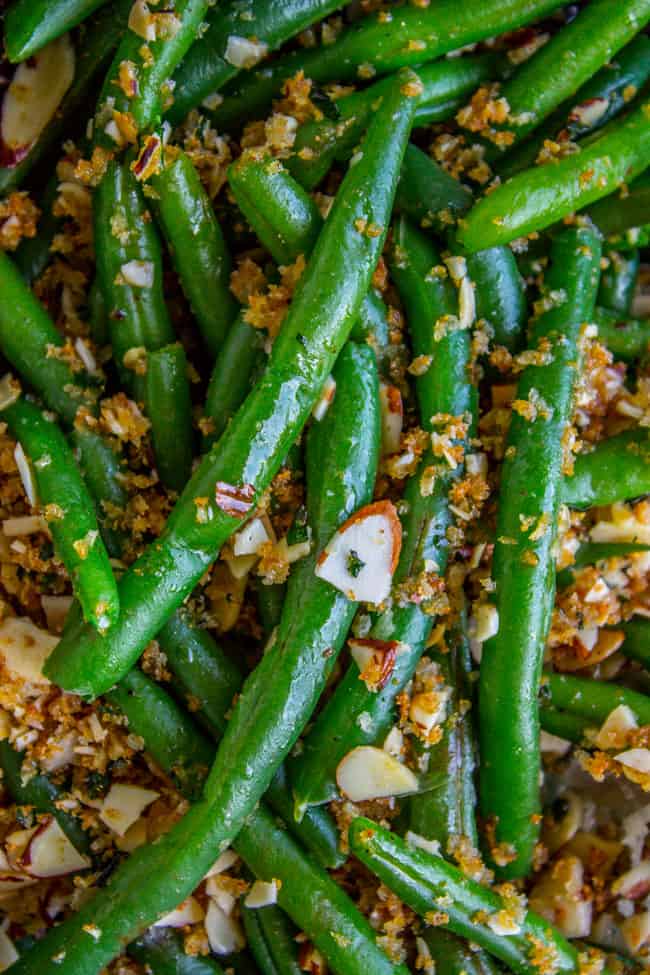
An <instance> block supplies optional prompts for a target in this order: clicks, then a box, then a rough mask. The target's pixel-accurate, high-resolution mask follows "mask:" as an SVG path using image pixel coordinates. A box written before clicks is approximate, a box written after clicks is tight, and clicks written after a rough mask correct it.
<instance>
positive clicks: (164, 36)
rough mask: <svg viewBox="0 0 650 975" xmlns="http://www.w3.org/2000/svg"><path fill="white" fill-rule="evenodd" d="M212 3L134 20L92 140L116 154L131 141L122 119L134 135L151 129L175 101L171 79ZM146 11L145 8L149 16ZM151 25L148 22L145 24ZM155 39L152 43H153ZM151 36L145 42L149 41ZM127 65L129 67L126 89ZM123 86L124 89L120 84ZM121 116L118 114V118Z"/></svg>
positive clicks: (192, 2)
mask: <svg viewBox="0 0 650 975" xmlns="http://www.w3.org/2000/svg"><path fill="white" fill-rule="evenodd" d="M208 7H209V0H175V3H174V7H173V10H159V11H158V10H152V11H150V17H151V20H148V21H147V22H146V23H145V24H142V23H138V22H137V11H136V15H135V17H132V16H131V15H130V16H129V28H130V29H129V30H128V31H127V33H126V34H125V35H124V37H123V38H122V40H121V42H120V45H119V47H118V49H117V51H116V53H115V57H114V58H113V61H112V64H111V66H110V68H109V69H108V74H107V75H106V78H105V80H104V84H103V87H102V90H101V92H100V95H99V102H98V105H97V110H96V112H95V121H94V132H93V137H94V139H95V141H96V142H97V143H100V144H104V145H106V146H108V147H109V148H111V149H114V148H115V147H116V146H117V148H122V147H123V146H124V145H125V144H126V143H127V142H128V141H132V139H131V138H130V136H131V133H130V132H129V133H128V135H129V138H127V137H125V136H124V135H123V131H124V127H123V128H122V129H120V127H119V125H118V124H117V122H118V120H120V116H122V118H123V119H125V118H128V123H129V124H128V126H127V129H131V128H133V129H134V130H135V134H137V133H144V132H146V131H147V130H149V129H151V128H152V127H153V126H154V125H155V124H156V123H157V122H158V121H159V119H160V117H161V114H162V112H163V111H164V109H165V108H167V107H168V103H169V101H170V100H171V98H172V92H173V85H171V84H170V79H171V77H172V75H173V73H174V70H175V68H176V67H177V65H178V64H179V63H180V62H181V61H182V59H183V56H184V55H185V54H186V52H187V50H188V49H189V47H190V45H191V44H192V42H193V41H194V40H195V39H196V36H197V33H198V32H200V29H201V24H202V22H203V18H204V17H205V15H206V12H207V10H208ZM146 10H147V8H145V11H146ZM145 19H146V18H145ZM151 34H153V39H151ZM145 35H146V36H145ZM123 65H126V66H127V69H128V70H127V75H128V80H127V83H124V78H123V74H121V72H124V70H125V69H124V68H123ZM121 82H122V83H121ZM116 113H118V114H117V115H116Z"/></svg>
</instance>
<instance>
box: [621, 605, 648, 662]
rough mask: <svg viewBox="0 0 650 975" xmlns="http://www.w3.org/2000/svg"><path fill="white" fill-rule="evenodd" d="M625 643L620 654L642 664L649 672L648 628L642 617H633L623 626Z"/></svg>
mask: <svg viewBox="0 0 650 975" xmlns="http://www.w3.org/2000/svg"><path fill="white" fill-rule="evenodd" d="M622 629H623V632H624V633H625V642H624V643H623V646H622V647H621V652H622V653H624V654H625V656H626V657H629V658H630V659H631V660H637V661H638V662H639V663H640V664H643V666H644V667H645V669H646V670H650V626H649V625H648V621H647V620H646V619H644V618H643V617H633V618H632V619H631V620H628V621H627V623H624V624H623V627H622Z"/></svg>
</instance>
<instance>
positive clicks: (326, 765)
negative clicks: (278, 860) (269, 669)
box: [291, 218, 474, 817]
mask: <svg viewBox="0 0 650 975" xmlns="http://www.w3.org/2000/svg"><path fill="white" fill-rule="evenodd" d="M393 236H394V257H393V259H392V262H391V268H392V273H393V277H394V279H395V282H396V284H397V286H398V288H399V290H400V295H401V297H402V300H403V302H404V305H405V307H406V312H407V316H408V319H409V325H410V328H411V337H412V344H413V351H414V353H415V355H431V356H432V358H433V363H432V366H431V367H430V368H429V369H428V370H427V371H426V372H425V373H424V375H422V376H420V377H418V379H417V385H416V392H417V394H418V398H419V402H420V413H421V417H422V425H423V427H424V428H425V429H431V418H432V417H433V416H435V415H436V414H449V415H451V416H455V417H461V418H463V419H466V415H467V414H468V413H470V411H471V409H472V406H473V399H474V397H473V391H472V386H471V382H470V377H469V375H468V369H467V366H468V362H469V343H470V337H469V333H468V332H467V330H463V329H460V330H459V329H449V330H447V331H446V332H445V333H444V334H443V336H442V337H441V338H440V339H439V340H436V339H435V338H434V330H433V329H432V327H431V326H432V323H434V322H436V321H437V320H438V319H441V318H442V317H443V316H444V315H450V314H452V313H453V312H455V310H456V294H455V290H454V288H453V286H452V285H451V282H450V281H448V280H445V279H444V278H440V277H437V276H432V275H430V274H429V272H430V270H431V268H432V267H433V266H434V265H436V264H438V262H439V257H438V254H437V252H436V251H435V248H434V247H433V244H432V243H431V242H430V241H429V240H428V239H427V238H426V237H424V236H423V235H422V234H420V232H419V231H418V230H417V229H416V228H415V227H413V226H412V225H410V224H409V223H408V221H407V220H406V219H405V218H400V220H399V221H398V223H397V224H396V226H395V227H394V232H393ZM436 464H437V461H436V458H435V457H434V456H433V455H432V454H431V452H427V453H426V454H425V456H424V458H423V459H422V461H421V463H420V467H419V469H418V470H417V471H416V473H415V474H414V475H413V476H412V477H411V478H409V480H408V482H407V486H406V489H405V493H404V501H405V505H404V513H403V514H402V515H401V521H402V551H401V555H400V560H399V564H398V566H397V569H396V572H395V575H394V578H393V592H394V595H397V594H399V591H400V589H399V587H400V585H402V584H403V583H404V582H406V581H407V580H409V579H414V578H417V577H418V576H419V575H420V573H422V572H424V571H425V566H426V564H427V562H429V561H431V562H432V563H433V564H435V565H436V566H437V569H436V571H437V572H440V573H442V572H444V569H445V565H446V561H447V555H448V549H449V543H448V540H447V534H446V532H447V528H448V527H449V526H450V524H451V523H452V514H451V512H450V510H449V508H448V503H447V495H448V491H449V488H450V486H451V484H452V483H453V482H454V480H455V478H456V477H459V476H460V475H461V472H462V464H459V465H458V467H457V468H456V470H455V471H450V470H449V469H447V470H446V471H445V470H442V471H440V476H436V478H435V482H434V486H433V491H432V493H428V492H427V493H424V494H423V493H422V491H421V481H422V478H423V477H426V475H427V472H428V471H430V470H431V469H432V467H434V466H435V465H436ZM436 470H438V468H437V467H436ZM433 621H434V617H433V615H429V614H427V613H426V612H425V611H424V609H423V608H422V607H421V606H419V605H417V604H415V603H412V602H408V601H407V600H404V601H403V602H402V601H399V602H397V600H394V602H393V604H392V605H391V607H390V609H389V610H388V611H387V612H385V613H383V614H381V615H379V616H378V617H377V619H376V621H375V623H374V625H373V626H372V629H371V631H370V637H371V638H372V639H379V640H385V641H391V640H394V641H397V642H398V643H399V644H401V645H402V648H403V649H402V652H400V653H399V654H398V655H397V657H396V660H395V664H394V667H393V670H392V672H391V675H390V680H389V681H388V682H387V683H386V685H385V686H384V687H383V688H382V689H381V690H379V691H373V690H370V689H369V688H368V687H367V686H366V684H365V683H364V682H363V681H361V680H359V668H358V667H357V665H356V664H354V663H353V664H351V665H350V666H349V668H348V670H347V672H346V674H345V675H344V677H343V679H342V680H341V682H340V684H339V685H338V687H337V688H336V691H335V692H334V694H333V695H332V697H331V698H330V699H329V700H328V702H327V704H326V705H325V707H324V708H323V710H322V711H321V712H320V714H319V715H318V717H317V718H316V721H315V722H314V724H313V726H312V728H311V730H310V731H309V733H308V734H307V736H306V737H305V739H304V741H303V749H302V752H301V754H300V756H299V757H298V758H297V759H296V760H295V761H294V762H292V765H291V777H292V782H293V788H294V796H295V801H296V815H297V816H298V817H300V815H302V813H303V812H304V810H305V808H306V807H307V805H309V804H312V803H322V802H326V801H328V800H330V799H333V798H336V796H337V795H338V789H337V785H336V779H335V772H336V768H337V765H338V764H339V762H340V761H341V759H342V758H343V757H344V756H345V755H346V754H347V753H348V752H349V751H350V750H351V749H352V748H354V747H355V746H356V745H363V744H372V743H374V742H376V741H378V740H381V738H382V736H383V735H385V734H386V733H387V731H388V729H389V727H390V725H391V723H392V721H393V717H394V708H395V698H396V695H397V694H399V692H400V691H401V690H402V688H403V687H404V686H405V684H406V683H407V682H408V681H409V680H410V679H411V677H412V675H413V672H414V670H415V667H416V666H417V663H418V660H419V658H420V656H421V654H422V651H423V649H424V646H425V643H426V639H427V637H428V635H429V633H430V631H431V627H432V625H433ZM361 715H363V718H360V716H361Z"/></svg>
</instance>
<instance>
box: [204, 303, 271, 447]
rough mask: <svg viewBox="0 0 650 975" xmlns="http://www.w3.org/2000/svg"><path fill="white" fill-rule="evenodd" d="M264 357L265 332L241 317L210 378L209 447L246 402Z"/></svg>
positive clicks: (206, 439) (207, 400)
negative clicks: (263, 340) (252, 378)
mask: <svg viewBox="0 0 650 975" xmlns="http://www.w3.org/2000/svg"><path fill="white" fill-rule="evenodd" d="M262 355H263V352H262V333H261V332H259V331H258V330H257V329H255V328H253V326H252V325H249V324H248V322H246V321H244V318H243V317H242V315H238V317H237V318H236V319H235V321H234V323H233V325H232V327H231V329H230V331H229V332H228V334H227V335H226V338H225V340H224V343H223V345H222V346H221V349H220V350H219V353H218V355H217V358H216V360H215V363H214V367H213V369H212V375H211V377H210V384H209V386H208V392H207V395H206V398H205V408H204V417H205V420H204V422H205V423H206V427H205V429H206V431H207V432H206V434H205V437H204V443H205V446H206V447H209V446H211V445H212V444H213V443H216V441H217V440H218V439H219V437H220V436H221V434H222V433H223V432H224V430H225V429H226V427H227V426H228V423H229V422H230V420H231V419H232V418H233V416H234V415H235V413H236V412H237V410H238V409H239V407H240V406H241V404H242V403H243V402H244V400H245V399H246V396H247V395H248V393H249V392H250V388H251V377H252V375H253V374H254V372H255V369H256V366H257V365H258V364H259V362H260V359H261V357H262Z"/></svg>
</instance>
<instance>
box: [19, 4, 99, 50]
mask: <svg viewBox="0 0 650 975" xmlns="http://www.w3.org/2000/svg"><path fill="white" fill-rule="evenodd" d="M105 2H106V0H37V2H36V3H34V0H14V3H12V4H11V6H10V7H9V10H8V11H7V13H6V14H5V46H6V48H7V54H8V56H9V60H10V61H14V62H16V61H24V60H26V58H30V57H32V55H33V54H36V52H37V51H38V50H40V48H42V47H45V45H46V44H48V43H49V42H50V41H53V40H55V38H57V37H60V36H61V34H65V32H66V31H68V30H72V28H73V27H76V26H77V24H80V23H81V22H82V20H85V19H86V17H89V16H90V14H91V13H92V12H93V11H94V10H96V9H97V7H101V6H102V4H103V3H105Z"/></svg>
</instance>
